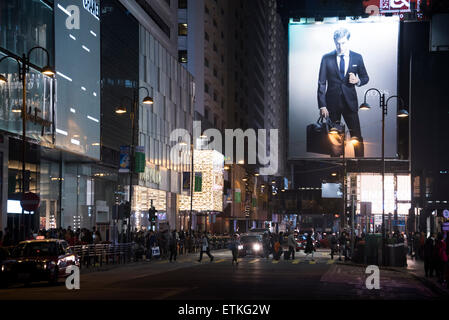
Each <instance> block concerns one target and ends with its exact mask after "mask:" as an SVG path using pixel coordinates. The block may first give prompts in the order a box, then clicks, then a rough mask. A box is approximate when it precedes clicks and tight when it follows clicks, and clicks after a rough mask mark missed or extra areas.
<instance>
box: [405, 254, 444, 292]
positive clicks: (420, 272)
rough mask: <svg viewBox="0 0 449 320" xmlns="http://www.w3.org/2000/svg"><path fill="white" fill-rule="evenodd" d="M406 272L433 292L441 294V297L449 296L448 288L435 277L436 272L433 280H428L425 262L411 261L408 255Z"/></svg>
mask: <svg viewBox="0 0 449 320" xmlns="http://www.w3.org/2000/svg"><path fill="white" fill-rule="evenodd" d="M406 270H407V272H409V273H410V274H412V275H413V276H414V277H416V278H417V279H419V280H420V281H421V282H422V283H424V284H425V285H426V286H428V287H429V288H431V289H432V290H434V291H436V292H439V293H440V294H441V295H447V296H449V289H448V287H447V286H443V285H442V284H440V283H439V282H438V280H437V277H436V276H435V272H434V275H433V277H432V278H426V273H425V271H424V261H422V260H416V259H411V258H410V256H408V255H407V268H406Z"/></svg>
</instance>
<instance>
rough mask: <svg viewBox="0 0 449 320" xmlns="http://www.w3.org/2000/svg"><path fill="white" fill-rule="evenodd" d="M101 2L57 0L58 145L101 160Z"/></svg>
mask: <svg viewBox="0 0 449 320" xmlns="http://www.w3.org/2000/svg"><path fill="white" fill-rule="evenodd" d="M99 5H100V3H99V1H98V0H97V1H94V0H57V1H55V5H54V8H55V65H56V97H57V100H56V107H55V118H56V121H55V123H56V130H55V131H56V132H55V133H56V145H57V146H58V147H60V148H62V149H65V150H67V151H71V152H74V153H78V154H83V155H86V156H88V157H90V158H93V159H100V18H99Z"/></svg>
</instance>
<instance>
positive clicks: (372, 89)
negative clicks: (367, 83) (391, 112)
mask: <svg viewBox="0 0 449 320" xmlns="http://www.w3.org/2000/svg"><path fill="white" fill-rule="evenodd" d="M370 91H376V92H377V93H378V94H379V101H380V100H381V99H382V93H381V92H380V91H379V90H378V89H376V88H370V89H368V90H366V91H365V96H364V98H363V101H364V103H366V95H367V93H368V92H370ZM381 107H382V106H381Z"/></svg>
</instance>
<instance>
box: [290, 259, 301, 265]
mask: <svg viewBox="0 0 449 320" xmlns="http://www.w3.org/2000/svg"><path fill="white" fill-rule="evenodd" d="M300 261H301V260H299V259H295V260H293V261H292V264H298V263H299V262H300Z"/></svg>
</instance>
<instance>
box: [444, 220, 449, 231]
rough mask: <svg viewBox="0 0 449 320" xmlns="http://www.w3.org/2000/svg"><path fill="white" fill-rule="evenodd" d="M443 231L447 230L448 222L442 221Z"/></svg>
mask: <svg viewBox="0 0 449 320" xmlns="http://www.w3.org/2000/svg"><path fill="white" fill-rule="evenodd" d="M443 231H449V222H445V223H443Z"/></svg>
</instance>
